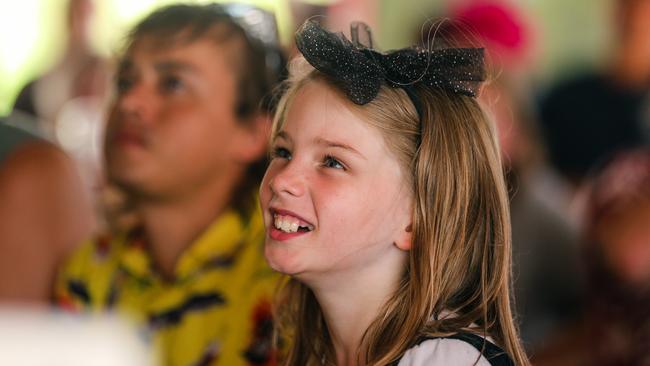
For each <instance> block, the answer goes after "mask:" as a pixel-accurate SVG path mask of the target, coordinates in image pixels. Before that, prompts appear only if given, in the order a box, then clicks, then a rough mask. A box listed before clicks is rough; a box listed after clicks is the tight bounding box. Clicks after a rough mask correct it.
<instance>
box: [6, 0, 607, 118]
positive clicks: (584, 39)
mask: <svg viewBox="0 0 650 366" xmlns="http://www.w3.org/2000/svg"><path fill="white" fill-rule="evenodd" d="M461 1H462V0H455V1H454V0H452V1H442V0H438V1H435V0H432V1H421V0H402V1H392V0H377V1H374V0H366V1H363V0H357V1H331V0H330V1H326V0H320V1H319V0H310V1H303V2H302V3H305V4H310V5H313V6H323V7H326V6H328V5H329V6H335V5H336V6H346V7H352V8H354V11H347V10H346V11H345V13H346V14H347V16H349V17H353V16H355V15H356V16H361V17H363V18H365V19H372V20H373V23H374V24H373V25H374V26H375V33H376V34H375V37H376V40H377V42H378V44H379V45H380V46H381V47H382V48H383V49H386V50H387V49H391V48H397V47H401V46H403V45H405V44H408V43H409V42H410V40H411V37H412V28H413V27H414V26H417V25H418V24H420V25H421V24H422V23H423V22H424V21H425V20H426V19H427V16H429V15H430V16H433V15H435V13H436V12H437V11H440V10H442V9H444V8H446V7H448V6H450V5H451V4H453V3H458V2H461ZM297 2H299V1H296V0H292V1H289V0H259V1H248V3H253V4H256V5H259V6H262V7H265V8H268V9H271V10H273V11H274V12H275V14H276V16H277V18H278V26H279V28H280V29H279V30H280V34H281V38H282V41H283V43H285V44H287V45H288V44H289V43H290V40H291V30H292V27H294V26H295V24H293V19H292V17H291V14H290V12H291V6H292V5H291V4H292V3H297ZM613 2H614V1H613V0H574V1H570V2H566V1H560V0H518V1H513V3H515V4H516V6H517V7H520V8H521V10H522V11H523V12H525V13H526V16H527V17H528V19H527V21H529V22H531V25H532V26H533V27H534V32H535V42H536V45H535V46H536V47H537V51H538V55H536V57H535V59H534V60H533V61H532V62H534V67H533V69H532V70H533V73H534V74H535V75H534V77H535V79H536V80H537V81H538V82H539V83H542V84H544V85H546V84H548V83H549V82H551V81H552V80H554V79H556V78H559V77H563V76H565V75H566V74H569V73H571V72H572V71H575V70H576V69H577V68H579V67H584V66H585V65H589V66H593V65H598V64H599V63H602V62H603V57H605V56H606V54H607V52H608V50H609V49H610V45H609V43H610V42H611V39H612V37H611V34H612V28H613V24H612V21H611V19H610V18H611V13H612V11H613V10H612V7H613ZM67 3H68V0H24V1H20V2H2V3H0V27H1V29H0V80H1V81H2V82H1V83H0V114H1V115H6V114H7V113H9V112H10V110H11V107H12V105H13V103H14V101H15V99H16V97H17V95H18V92H19V91H20V89H21V88H22V87H23V86H24V85H25V84H26V83H27V82H28V81H29V80H31V79H32V78H34V77H35V76H36V75H39V74H40V73H41V72H43V71H45V70H47V69H48V68H51V67H52V66H54V65H55V64H56V62H57V61H58V60H59V59H60V58H61V57H62V55H63V53H64V48H65V44H66V39H67V37H68V34H67V29H66V8H67ZM169 3H172V1H169V0H103V1H95V2H94V4H93V11H92V14H91V15H89V16H90V17H91V20H89V22H88V24H87V27H88V29H87V32H88V33H87V37H88V45H89V47H90V48H91V49H92V50H93V51H94V52H96V53H97V54H98V55H101V56H104V57H110V56H111V55H112V54H114V52H115V51H116V50H117V49H118V48H119V46H120V40H122V39H123V37H124V32H125V31H126V30H127V29H128V28H129V26H130V25H133V24H134V23H135V22H136V21H137V20H138V19H140V18H141V17H142V16H144V15H145V14H147V13H148V12H150V11H151V10H152V9H154V8H155V7H158V6H162V5H164V4H169ZM343 4H345V5H343Z"/></svg>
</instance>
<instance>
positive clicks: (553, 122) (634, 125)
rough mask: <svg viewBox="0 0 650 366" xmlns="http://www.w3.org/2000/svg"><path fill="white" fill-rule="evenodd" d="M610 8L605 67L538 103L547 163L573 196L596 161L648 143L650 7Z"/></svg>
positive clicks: (632, 1)
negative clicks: (610, 40)
mask: <svg viewBox="0 0 650 366" xmlns="http://www.w3.org/2000/svg"><path fill="white" fill-rule="evenodd" d="M614 4H615V15H614V20H615V24H614V31H615V34H614V44H613V47H612V51H611V52H610V54H611V59H610V60H608V61H609V64H608V65H607V66H606V68H605V69H604V70H598V71H592V72H587V73H585V74H583V75H580V76H578V77H576V78H573V79H570V80H566V81H562V82H560V83H558V84H557V85H555V86H553V87H551V89H550V90H549V91H548V92H547V93H546V95H544V96H543V98H542V100H541V103H540V112H541V121H542V127H543V133H544V136H545V139H546V142H547V144H548V150H549V156H550V160H551V162H552V163H553V165H554V166H555V167H556V168H557V169H558V170H559V172H560V173H562V175H563V177H564V179H566V180H567V181H568V182H569V183H570V184H571V185H572V190H575V189H576V188H577V187H579V186H580V184H581V183H582V180H583V177H584V176H585V174H586V173H587V171H588V170H589V169H590V168H591V167H592V166H594V165H595V164H597V163H598V162H599V161H601V160H603V159H607V158H608V157H609V155H611V154H613V153H615V152H616V151H618V150H620V149H626V148H632V147H635V146H640V145H644V144H645V145H647V144H648V143H649V142H650V99H649V97H650V94H649V93H650V42H648V34H650V1H648V0H617V1H614Z"/></svg>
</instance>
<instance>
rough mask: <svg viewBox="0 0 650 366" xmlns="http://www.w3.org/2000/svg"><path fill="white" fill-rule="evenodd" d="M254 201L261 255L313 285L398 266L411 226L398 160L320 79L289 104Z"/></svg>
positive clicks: (378, 135) (407, 193) (398, 268)
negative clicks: (260, 218) (262, 233)
mask: <svg viewBox="0 0 650 366" xmlns="http://www.w3.org/2000/svg"><path fill="white" fill-rule="evenodd" d="M260 201H261V204H262V209H263V215H264V222H265V224H266V228H267V234H266V246H265V255H266V258H267V260H268V262H269V264H270V265H271V266H272V267H273V268H274V269H276V270H278V271H280V272H283V273H287V274H291V275H294V276H296V277H297V278H299V279H300V280H302V281H304V282H306V283H308V284H310V285H311V284H315V282H314V281H320V279H326V281H327V280H328V279H329V280H331V279H347V278H355V279H358V278H361V277H359V275H362V276H363V274H366V275H367V274H369V273H377V271H379V272H382V273H395V271H401V269H402V268H403V265H404V261H405V260H406V252H405V251H403V250H401V249H399V248H398V247H397V246H396V245H395V242H397V241H399V240H401V238H402V237H403V236H404V234H405V229H406V228H407V227H408V226H409V224H410V217H411V193H410V188H409V187H408V186H407V185H406V184H405V179H404V176H403V174H402V170H401V168H400V165H399V162H398V161H397V159H396V158H395V157H394V156H393V154H391V153H390V152H389V150H388V148H387V146H386V144H385V142H384V139H383V136H382V135H381V133H380V132H379V131H378V130H377V129H376V128H374V127H371V126H370V125H369V124H368V123H366V122H365V121H363V120H362V119H361V117H360V115H357V114H355V113H353V112H352V111H351V110H350V109H349V107H348V106H347V105H346V103H345V102H344V100H343V99H342V97H340V96H339V95H337V94H335V92H334V91H332V90H331V89H330V88H329V86H327V85H325V84H323V83H322V82H312V83H310V84H308V85H306V86H304V87H303V88H302V89H301V90H300V91H299V92H298V94H297V95H296V97H295V99H294V100H293V102H292V103H291V106H290V108H289V110H288V113H287V116H286V120H285V122H284V124H283V126H282V128H281V129H280V131H279V134H278V137H277V138H275V139H274V141H273V143H272V160H271V163H270V166H269V168H268V170H267V172H266V175H265V177H264V180H263V182H262V186H261V188H260ZM292 225H293V226H294V227H293V228H292V227H291V226H292ZM278 227H279V228H278ZM375 279H377V278H375Z"/></svg>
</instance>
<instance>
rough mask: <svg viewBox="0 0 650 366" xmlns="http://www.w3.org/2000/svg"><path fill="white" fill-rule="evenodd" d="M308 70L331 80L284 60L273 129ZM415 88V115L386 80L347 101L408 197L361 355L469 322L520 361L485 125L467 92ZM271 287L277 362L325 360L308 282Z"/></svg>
mask: <svg viewBox="0 0 650 366" xmlns="http://www.w3.org/2000/svg"><path fill="white" fill-rule="evenodd" d="M316 80H320V81H323V82H326V83H329V85H331V86H332V87H333V89H335V90H336V86H335V85H336V84H335V83H334V82H332V81H331V80H329V79H328V78H327V76H325V75H323V74H321V73H319V72H318V71H316V70H314V69H313V68H312V67H311V66H309V65H308V64H307V63H306V61H305V60H304V59H303V58H302V57H299V58H297V59H296V60H294V61H293V62H292V64H291V65H290V78H289V80H288V84H289V86H288V89H287V90H286V92H285V93H284V95H283V96H282V99H281V100H280V102H279V105H278V110H277V113H276V116H275V120H274V123H273V135H274V137H275V134H276V133H277V132H278V131H279V130H280V129H281V127H282V124H283V123H284V120H285V116H286V112H287V110H288V108H289V106H290V104H291V102H292V100H293V99H294V97H295V95H296V94H297V92H298V91H299V90H300V89H301V88H302V86H303V85H305V84H306V83H307V82H313V81H316ZM415 92H416V93H417V96H418V97H419V99H420V102H421V105H422V111H421V113H422V115H421V116H418V113H417V111H416V110H415V107H414V105H413V103H412V102H411V100H410V99H409V97H408V96H407V94H406V93H405V92H404V90H402V89H399V88H397V89H396V88H391V87H389V86H386V85H384V86H382V88H381V90H380V92H379V94H378V95H377V97H376V98H375V99H374V100H372V101H371V102H369V103H368V104H366V105H363V106H358V105H355V104H353V103H351V102H350V103H349V108H350V109H351V110H353V111H355V112H356V113H360V114H361V115H362V116H363V119H364V120H366V121H368V123H370V124H371V125H372V126H374V127H376V128H378V129H379V130H380V131H381V132H382V133H383V136H384V138H385V140H386V143H387V145H388V146H389V148H390V149H391V150H392V151H393V152H394V154H395V156H396V157H397V159H398V160H399V161H400V163H401V166H402V168H403V169H404V172H405V176H407V177H408V178H407V179H408V180H409V181H408V182H406V183H407V184H408V185H409V186H410V188H411V189H412V192H413V201H414V205H413V207H414V209H413V226H412V230H413V243H412V249H411V250H410V254H409V260H408V263H407V264H406V267H405V270H404V273H403V276H402V279H401V282H400V284H399V287H398V289H397V291H396V292H395V293H394V294H393V296H392V297H391V298H390V299H389V300H388V302H387V303H386V304H385V305H384V306H383V308H382V309H381V310H380V313H379V314H378V315H377V317H376V318H375V320H374V322H373V323H372V324H371V326H370V327H369V328H368V330H367V331H366V333H365V335H364V338H363V341H362V345H363V346H362V349H360V350H359V352H364V353H365V355H364V356H365V357H364V359H365V360H366V363H367V364H368V365H388V364H390V363H391V362H394V361H396V360H398V359H399V358H400V357H401V356H402V355H403V354H404V352H405V351H406V350H407V349H408V348H410V347H412V346H413V345H414V343H415V342H416V341H417V339H418V338H419V337H421V336H424V335H430V336H446V335H451V334H454V333H456V332H459V331H470V332H474V333H477V334H479V335H482V336H490V337H492V339H493V340H494V341H495V343H497V344H498V345H499V346H501V347H502V348H503V349H504V350H505V351H506V352H507V353H508V354H509V355H510V356H511V358H512V359H513V360H514V361H515V363H516V364H517V365H528V364H529V363H528V360H527V358H526V356H525V354H524V351H523V349H522V347H521V345H520V342H519V339H518V335H517V330H516V326H515V324H514V321H513V314H512V311H511V308H510V305H511V304H510V301H511V299H510V257H511V254H510V253H511V240H510V216H509V215H510V214H509V206H508V194H507V191H506V185H505V182H504V175H503V169H502V166H501V159H500V156H499V149H498V146H497V142H496V138H495V131H494V129H493V126H492V124H491V123H490V122H489V120H488V118H487V117H486V115H485V114H484V112H483V110H482V109H481V107H480V106H479V104H478V103H477V101H476V100H475V99H473V98H471V97H467V96H464V95H458V94H454V93H450V92H446V91H444V90H437V89H432V88H418V87H415ZM341 96H343V94H342V93H341ZM343 98H344V99H345V97H343ZM279 295H280V296H279V299H278V302H277V308H276V319H277V320H276V321H277V322H278V325H279V327H278V329H279V335H280V338H279V339H285V340H287V341H288V343H287V344H288V347H287V348H288V349H287V355H286V359H285V362H284V364H285V365H291V366H303V365H318V364H323V363H325V364H332V363H333V362H334V361H333V360H335V359H336V358H335V355H334V349H333V346H332V343H331V340H330V338H329V334H328V330H327V325H326V324H325V320H324V318H323V314H322V312H321V309H320V307H319V305H318V302H317V301H316V298H315V296H314V294H313V293H312V291H311V290H310V289H309V288H308V287H307V286H305V285H304V284H302V283H300V282H298V281H297V280H295V279H290V280H288V281H287V282H286V284H285V285H284V286H283V288H282V290H281V292H280V294H279ZM360 356H361V353H360V354H359V357H360Z"/></svg>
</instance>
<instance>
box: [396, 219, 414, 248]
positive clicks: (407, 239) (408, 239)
mask: <svg viewBox="0 0 650 366" xmlns="http://www.w3.org/2000/svg"><path fill="white" fill-rule="evenodd" d="M395 246H396V247H398V248H399V249H401V250H404V251H409V250H411V247H412V246H413V225H412V224H409V225H408V226H407V227H406V228H404V230H403V231H402V232H400V234H399V237H398V238H397V240H395Z"/></svg>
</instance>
